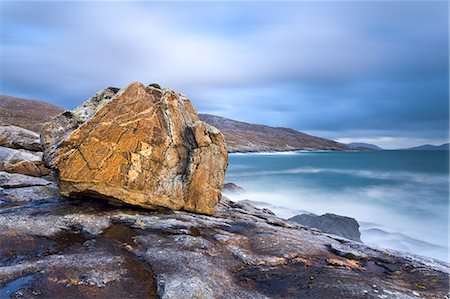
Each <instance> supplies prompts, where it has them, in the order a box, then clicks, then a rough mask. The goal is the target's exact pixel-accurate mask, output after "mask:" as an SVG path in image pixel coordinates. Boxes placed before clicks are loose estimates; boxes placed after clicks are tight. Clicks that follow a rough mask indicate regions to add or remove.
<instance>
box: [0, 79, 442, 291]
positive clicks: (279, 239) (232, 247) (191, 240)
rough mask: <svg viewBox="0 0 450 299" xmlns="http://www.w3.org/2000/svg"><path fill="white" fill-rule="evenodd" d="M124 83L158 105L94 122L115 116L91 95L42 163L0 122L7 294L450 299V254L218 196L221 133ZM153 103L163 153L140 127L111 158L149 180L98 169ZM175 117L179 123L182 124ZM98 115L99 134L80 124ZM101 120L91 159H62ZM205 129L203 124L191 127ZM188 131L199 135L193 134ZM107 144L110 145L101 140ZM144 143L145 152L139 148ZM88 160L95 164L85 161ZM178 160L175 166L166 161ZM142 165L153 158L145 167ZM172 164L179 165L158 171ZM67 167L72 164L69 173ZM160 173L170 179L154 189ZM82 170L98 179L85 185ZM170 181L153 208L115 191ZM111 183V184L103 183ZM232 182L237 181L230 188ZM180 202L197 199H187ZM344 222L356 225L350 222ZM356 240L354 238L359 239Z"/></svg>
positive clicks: (0, 285) (177, 100)
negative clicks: (89, 111) (119, 131)
mask: <svg viewBox="0 0 450 299" xmlns="http://www.w3.org/2000/svg"><path fill="white" fill-rule="evenodd" d="M130 86H132V89H131V90H129V91H130V93H134V94H137V96H136V97H134V98H132V97H127V98H125V99H122V100H124V101H130V103H134V104H136V101H134V102H133V99H139V101H141V100H142V101H143V102H144V103H145V104H146V105H148V104H149V102H145V101H147V100H152V101H153V102H150V103H153V104H154V105H155V107H156V108H157V109H154V110H152V109H153V108H151V107H146V108H145V109H144V110H143V111H141V112H139V111H138V110H139V109H137V110H136V111H132V113H131V114H129V115H131V116H130V119H129V120H123V119H121V117H122V116H123V115H124V113H117V114H115V115H113V117H111V118H104V119H102V122H96V121H98V119H99V117H103V116H104V115H107V112H108V111H107V110H108V109H106V108H104V107H108V106H107V105H108V103H111V102H108V101H107V102H103V103H102V100H100V101H98V102H96V105H97V106H96V105H93V106H92V105H91V106H89V105H88V106H86V105H85V106H83V107H88V108H89V107H90V108H92V107H94V108H95V109H96V112H95V113H94V114H93V115H94V117H92V118H89V119H88V120H87V122H86V123H87V125H86V123H83V124H81V122H79V121H78V120H77V118H76V117H79V115H78V116H77V115H75V117H70V118H69V120H74V119H75V122H74V124H76V125H77V126H78V125H80V124H81V125H80V127H76V129H75V131H73V132H69V133H67V132H68V131H67V130H66V128H65V127H64V124H65V123H67V122H68V121H67V122H65V121H63V122H53V124H55V123H56V124H57V125H55V126H54V127H51V130H50V131H51V132H52V133H51V134H49V135H47V136H55V135H58V134H61V136H62V137H63V138H62V139H61V140H62V141H58V142H57V143H55V146H48V145H46V147H44V148H46V149H47V150H48V149H49V148H51V149H52V151H51V152H47V153H46V154H47V155H48V156H51V155H52V154H55V155H54V156H52V158H51V159H47V163H46V164H45V165H44V164H43V162H42V156H43V153H42V152H41V148H40V147H39V144H36V138H37V137H36V134H34V133H33V132H27V131H26V130H25V129H21V128H17V127H10V126H8V127H2V128H1V129H2V130H0V132H3V135H0V142H1V146H0V160H1V161H0V162H1V164H0V227H2V229H1V230H0V298H2V299H3V298H180V299H181V298H444V297H445V296H447V295H448V289H449V281H448V275H449V273H450V267H449V265H448V264H446V263H443V262H440V261H437V260H433V259H427V258H423V257H418V256H415V255H412V254H411V255H409V254H408V255H405V254H404V253H400V252H394V251H385V250H380V249H376V248H372V247H370V246H367V245H364V244H362V243H360V242H357V241H353V240H350V239H347V238H344V237H340V236H337V235H334V234H330V233H325V232H323V231H321V230H318V229H315V228H311V227H307V226H304V225H301V224H299V223H296V222H294V221H288V220H283V219H281V218H279V217H277V216H275V214H274V213H273V212H272V211H270V210H269V209H258V208H256V207H254V206H253V205H251V204H249V203H247V202H233V201H231V200H230V199H228V198H227V197H225V196H222V195H221V193H220V192H221V191H220V189H219V187H220V188H221V187H222V185H223V179H224V178H223V172H224V171H225V168H226V164H225V161H226V160H223V159H222V160H220V159H217V154H218V153H222V154H223V157H225V156H226V151H225V145H224V144H223V143H222V142H220V141H221V140H220V138H219V139H214V138H215V137H214V136H216V137H217V136H220V132H217V130H215V129H214V128H208V127H207V126H204V125H202V123H201V122H197V120H196V119H195V116H196V114H195V110H193V108H192V110H191V111H189V115H185V114H183V113H185V112H183V111H182V112H178V114H177V113H172V114H171V113H166V112H167V111H172V112H173V111H176V109H175V108H174V107H177V105H188V100H187V99H184V98H183V97H181V96H180V95H175V94H174V95H172V94H171V92H170V91H168V92H167V94H169V93H170V94H171V96H170V97H168V98H164V97H163V96H161V97H147V95H148V94H147V93H148V92H152V93H154V92H155V93H156V92H158V93H159V91H155V90H154V88H153V87H143V86H140V85H139V86H137V85H130ZM135 91H136V92H135ZM116 92H117V91H116ZM118 94H119V96H117V97H115V98H114V99H113V100H115V101H116V102H115V103H114V102H112V104H111V105H113V107H114V109H116V108H117V109H118V110H115V111H116V112H120V111H121V110H120V109H122V108H123V107H124V106H123V105H122V106H121V105H120V102H119V100H120V99H121V98H120V95H121V93H120V92H119V93H118ZM143 95H144V97H143V98H142V96H143ZM107 100H109V99H107ZM113 100H111V101H113ZM87 103H88V104H89V102H87ZM116 104H119V105H116ZM114 105H116V106H114ZM169 106H171V107H172V108H171V109H172V110H170V109H169V108H167V107H169ZM97 108H98V109H97ZM158 109H162V110H163V113H164V115H165V117H162V118H158V117H156V118H155V119H156V121H155V123H159V124H160V126H161V127H158V126H154V127H151V126H150V127H151V129H152V130H153V131H152V132H156V133H158V132H159V133H160V130H159V129H158V128H163V129H167V130H168V132H169V133H170V134H169V135H170V137H171V139H170V140H169V141H168V140H167V139H164V138H166V137H167V136H166V134H163V136H160V137H161V138H154V139H152V140H151V142H153V144H152V146H153V148H158V146H159V145H161V144H163V145H164V147H163V148H164V150H163V151H162V152H163V153H164V155H162V157H163V158H161V159H160V160H158V159H156V158H157V157H156V156H155V157H153V158H152V159H149V160H150V161H146V160H145V159H146V158H148V157H150V156H151V155H150V154H148V153H149V152H148V151H147V150H148V149H149V148H148V147H143V146H142V142H143V140H136V138H135V136H133V138H129V139H125V141H130V143H126V145H129V144H131V145H132V146H131V147H130V148H131V149H130V150H129V151H128V150H127V151H124V152H123V153H122V152H121V153H122V154H121V155H117V159H119V161H122V162H123V161H124V162H123V163H122V162H121V163H117V164H116V166H117V167H116V168H115V169H116V170H117V169H118V170H119V171H120V172H119V173H121V174H130V172H129V171H128V172H127V171H124V169H125V170H128V168H129V167H130V165H131V166H133V167H134V168H133V167H132V168H131V170H133V171H136V172H137V174H134V173H133V172H131V173H132V174H133V175H132V178H138V177H139V176H141V177H142V178H143V179H144V181H145V179H147V178H149V177H151V178H152V180H151V184H150V183H145V184H140V185H137V186H138V187H139V188H140V187H145V188H144V189H139V188H136V185H127V184H128V183H129V182H130V180H129V176H128V175H119V176H117V177H112V178H111V179H110V178H109V177H108V176H106V175H105V174H104V173H102V169H103V168H102V167H98V165H103V164H101V163H102V162H101V159H102V158H104V154H102V149H104V148H107V149H111V148H113V149H116V148H120V147H119V146H118V145H120V142H119V141H120V139H121V138H118V139H117V141H116V142H115V143H114V144H113V145H111V144H110V143H108V142H110V139H109V137H110V136H111V134H110V133H111V132H108V131H107V129H108V128H111V127H112V126H110V125H111V124H114V125H117V124H120V125H118V127H120V128H122V127H125V128H128V127H127V126H128V125H129V124H134V123H135V122H139V121H144V124H145V121H148V119H145V120H142V119H141V116H142V115H143V114H146V113H148V114H149V115H150V116H154V115H158V111H160V110H158ZM183 109H184V108H183ZM126 110H127V111H129V110H130V109H129V108H127V109H126ZM81 111H86V110H83V109H82V110H81ZM102 111H103V112H102ZM78 112H79V111H78ZM135 112H137V113H135ZM180 114H181V116H182V117H183V119H182V121H180V122H177V120H179V117H180ZM125 115H128V114H125ZM135 117H137V118H135ZM118 119H119V120H120V122H119V121H118ZM93 124H95V126H94V125H93ZM105 124H106V126H105ZM173 124H177V125H176V126H173ZM90 125H91V126H92V130H86V131H83V130H85V129H86V128H90V127H89V126H90ZM102 126H103V127H104V128H103V131H101V132H103V133H104V134H103V135H102V134H96V135H95V136H94V137H95V138H96V139H95V138H94V139H93V140H94V141H95V142H94V143H93V146H92V147H90V148H89V149H91V150H90V151H85V152H84V153H86V155H85V156H83V155H82V156H83V157H82V158H83V159H84V162H83V163H81V164H78V165H77V164H76V163H69V164H67V165H64V164H62V166H61V164H58V163H60V161H69V160H70V157H71V155H72V157H75V158H77V159H78V158H79V155H78V152H82V150H80V149H82V148H83V146H85V145H86V144H90V143H89V142H91V141H92V140H91V139H92V138H91V137H90V135H89V133H90V132H95V131H96V130H98V129H99V128H102ZM197 127H198V128H202V129H201V130H200V131H198V132H196V131H195V128H197ZM138 129H139V128H136V130H138ZM47 130H49V129H48V128H47ZM177 130H178V131H177ZM191 130H193V132H194V134H193V135H192V134H188V133H190V132H192V131H191ZM126 131H127V132H128V130H126ZM5 132H6V133H5ZM11 132H20V134H10V133H11ZM55 132H56V133H55ZM74 132H75V133H74ZM80 132H81V133H80ZM83 132H84V133H83ZM133 132H136V131H133ZM180 132H181V133H180ZM186 132H188V133H186ZM82 133H83V134H82ZM159 133H158V134H159ZM52 134H53V135H52ZM84 134H86V135H87V136H85V135H84ZM44 135H45V134H44ZM149 135H150V134H149ZM80 136H81V137H80ZM121 136H122V135H121ZM158 136H159V135H158ZM164 136H165V137H164ZM113 137H114V136H113ZM147 137H148V136H147V135H145V138H147ZM207 137H208V138H210V139H209V141H208V138H207ZM90 138H91V139H90ZM183 138H186V139H183ZM44 139H45V138H44ZM112 139H114V138H112ZM47 140H48V139H47ZM114 140H116V139H114ZM155 140H156V141H155ZM174 140H176V141H177V142H179V143H176V142H174ZM44 141H45V140H44ZM214 142H216V143H214ZM50 143H51V142H50ZM105 144H107V145H108V146H104V147H101V146H98V147H96V146H97V145H105ZM136 144H137V145H138V146H135V145H136ZM174 144H175V146H173V145H174ZM211 144H219V145H222V146H221V149H222V150H221V151H219V152H218V151H214V150H211V151H209V148H208V147H209V146H210V145H211ZM171 146H173V149H171V148H170V147H171ZM30 149H33V151H30ZM55 149H62V150H61V151H60V152H57V151H56V150H55ZM77 151H78V152H77ZM104 152H106V151H103V153H104ZM5 153H6V154H5ZM61 153H62V154H61ZM114 153H117V152H114ZM114 153H113V154H114ZM136 153H139V154H142V155H138V157H136V155H135V156H133V154H136ZM167 153H168V154H167ZM196 153H200V155H198V156H196ZM58 155H60V156H61V157H58ZM73 155H74V156H73ZM88 155H90V156H88ZM176 155H178V156H176ZM35 157H37V158H35ZM55 157H57V158H55ZM88 157H90V158H92V161H96V163H97V164H90V162H89V161H90V160H89V159H90V158H88ZM130 157H134V158H130ZM158 157H159V156H158ZM174 157H177V158H176V159H177V160H176V163H173V161H171V159H172V158H174ZM187 157H189V158H187ZM128 158H130V159H128ZM144 158H145V159H144ZM52 159H56V160H52ZM99 159H100V160H99ZM120 159H122V160H120ZM127 159H128V160H127ZM196 159H197V160H196ZM214 159H216V160H215V161H213V160H214ZM49 161H50V162H49ZM52 161H57V162H55V163H53V162H52ZM74 161H75V162H76V161H79V160H76V159H75V160H74ZM98 161H100V162H98ZM136 161H139V163H141V162H142V163H141V164H137V162H136ZM186 161H187V162H189V163H186ZM217 161H219V162H217ZM147 162H148V163H150V164H151V163H156V164H155V165H157V166H155V165H153V164H151V166H148V165H150V164H148V165H147V164H145V163H147ZM164 163H168V164H169V165H172V166H171V167H172V168H170V167H161V168H158V167H160V165H163V164H164ZM217 163H218V164H217ZM136 165H139V166H142V165H147V166H148V167H147V166H146V167H141V168H136V167H135V166H136ZM176 165H182V166H183V167H176ZM46 166H47V167H49V168H47V167H46ZM74 166H76V167H75V168H73V167H74ZM88 166H89V167H88ZM194 166H195V167H194ZM77 167H78V168H77ZM189 167H192V168H189ZM67 169H70V173H66V174H64V173H62V172H63V171H65V170H67ZM77 169H78V170H79V171H81V170H83V171H84V172H83V175H80V173H81V172H80V173H76V172H75V170H77ZM167 169H169V170H170V171H169V172H167ZM138 170H139V171H138ZM172 170H173V171H172ZM187 170H189V171H188V172H186V171H187ZM112 171H113V170H111V172H112ZM146 171H149V172H150V173H146ZM167 173H169V175H168V174H167ZM196 173H197V174H199V175H200V179H198V180H195V179H192V178H193V177H195V176H196ZM99 174H100V175H99ZM106 174H109V172H108V173H106ZM70 175H75V176H76V177H72V176H70ZM208 175H210V176H208ZM89 176H90V177H89ZM205 178H206V179H205ZM164 179H166V180H167V181H166V182H165V183H164V184H159V185H158V183H159V182H161V181H164ZM62 180H67V182H69V183H70V184H72V185H71V188H72V187H73V189H75V190H76V191H77V192H73V189H70V190H72V191H71V192H65V189H64V188H65V187H64V186H62V185H61V181H62ZM86 180H90V181H89V184H88V187H86V186H87V185H86V184H85V181H86ZM177 180H179V182H177ZM169 181H173V182H176V183H174V184H173V186H172V187H173V189H170V190H168V191H173V190H175V189H176V188H178V187H180V189H179V191H180V192H179V194H180V196H173V197H170V198H168V199H167V202H163V201H159V202H156V203H155V202H149V201H151V200H153V199H154V198H152V196H150V195H151V194H150V193H146V194H145V196H142V198H144V199H145V200H146V202H144V203H148V204H142V202H138V204H136V203H135V202H128V201H127V198H126V197H123V196H118V195H116V194H119V195H121V194H123V192H122V193H118V192H119V191H121V188H124V189H126V190H130V189H132V188H135V189H133V190H134V191H135V192H153V191H155V190H159V189H158V188H160V187H161V186H164V188H167V186H169V185H170V184H169ZM111 182H113V183H114V184H110V185H108V183H111ZM96 184H98V185H101V184H104V186H107V187H108V188H109V189H108V188H103V189H102V188H98V189H95V190H96V192H95V193H90V192H91V191H92V190H93V188H95V187H96ZM152 184H155V185H154V186H153V185H152ZM130 186H131V187H130ZM112 187H114V188H115V189H112ZM82 188H84V189H82ZM127 188H128V189H127ZM152 188H153V189H152ZM105 190H106V191H108V192H109V191H111V190H113V191H114V192H116V193H112V192H111V193H108V192H106V191H105ZM176 190H178V189H176ZM217 190H218V192H219V193H217V192H216V191H217ZM224 191H228V192H236V193H239V192H242V191H243V190H242V188H239V186H237V185H234V184H225V189H224ZM62 194H65V195H66V196H63V195H62ZM111 194H113V196H112V195H111ZM156 194H157V195H158V194H164V192H162V193H156ZM199 194H200V195H199ZM74 195H76V196H74ZM157 195H155V197H157ZM191 196H192V198H191ZM217 201H218V202H217ZM180 202H181V204H180ZM186 202H188V203H189V202H194V203H195V204H193V205H192V206H187V205H184V204H186ZM149 207H150V208H151V209H149ZM205 207H206V208H205ZM330 217H331V218H333V219H335V218H336V217H335V215H334V216H330V215H328V216H326V217H325V219H324V221H328V219H329V218H330ZM321 219H322V218H321ZM339 220H340V221H342V220H344V221H345V222H346V223H350V225H351V226H352V227H354V226H355V225H354V223H352V222H351V221H349V219H342V218H339ZM319 224H320V223H319ZM319 224H318V225H319ZM321 228H322V227H321ZM322 230H325V229H324V228H322ZM329 232H332V233H340V232H339V231H336V230H330V231H329ZM342 233H348V231H345V232H342ZM348 237H351V238H353V239H355V240H357V239H358V237H359V235H356V236H355V235H353V234H349V235H348Z"/></svg>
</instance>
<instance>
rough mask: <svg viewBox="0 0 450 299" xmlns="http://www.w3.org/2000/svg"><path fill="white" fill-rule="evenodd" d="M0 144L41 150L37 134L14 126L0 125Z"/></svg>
mask: <svg viewBox="0 0 450 299" xmlns="http://www.w3.org/2000/svg"><path fill="white" fill-rule="evenodd" d="M0 146H3V147H9V148H13V149H25V150H29V151H35V152H39V151H42V146H41V142H40V139H39V134H37V133H35V132H33V131H30V130H27V129H24V128H21V127H16V126H0Z"/></svg>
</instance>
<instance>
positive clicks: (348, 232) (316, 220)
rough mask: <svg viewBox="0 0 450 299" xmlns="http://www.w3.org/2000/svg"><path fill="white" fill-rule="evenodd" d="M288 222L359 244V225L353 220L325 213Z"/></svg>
mask: <svg viewBox="0 0 450 299" xmlns="http://www.w3.org/2000/svg"><path fill="white" fill-rule="evenodd" d="M289 220H291V221H294V222H297V223H300V224H302V225H306V226H309V227H314V228H317V229H320V230H321V231H323V232H326V233H330V234H334V235H338V236H341V237H344V238H347V239H350V240H354V241H357V242H361V233H360V232H359V224H358V222H357V221H356V220H355V219H354V218H350V217H345V216H340V215H335V214H329V213H327V214H324V215H321V216H317V215H314V214H302V215H296V216H294V217H292V218H289Z"/></svg>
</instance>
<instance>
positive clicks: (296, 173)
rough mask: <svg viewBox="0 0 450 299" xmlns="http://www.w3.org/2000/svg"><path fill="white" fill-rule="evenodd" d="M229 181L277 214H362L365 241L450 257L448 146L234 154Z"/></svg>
mask: <svg viewBox="0 0 450 299" xmlns="http://www.w3.org/2000/svg"><path fill="white" fill-rule="evenodd" d="M229 159H230V162H229V168H228V172H227V177H226V181H227V182H234V183H236V184H238V185H240V186H242V187H243V188H244V189H245V190H246V193H244V194H242V195H235V196H234V198H233V196H231V197H232V199H235V200H242V199H250V200H253V201H258V202H259V203H256V205H260V206H269V208H271V209H272V210H273V211H274V212H275V213H276V214H277V215H279V216H280V217H283V218H289V217H292V216H294V215H296V214H299V213H304V212H312V213H316V214H323V213H327V212H331V213H335V214H340V215H345V216H350V217H354V218H355V219H357V220H358V222H359V223H360V225H361V227H360V230H361V232H362V240H363V242H365V243H368V244H371V245H375V246H379V247H385V248H391V249H397V250H402V251H408V252H413V253H416V254H420V255H425V256H429V257H434V258H438V259H440V260H445V261H448V250H447V248H448V218H449V203H448V201H449V198H448V194H449V158H448V152H443V151H442V152H441V151H439V152H432V151H371V152H295V153H278V154H259V153H258V154H231V155H230V158H229Z"/></svg>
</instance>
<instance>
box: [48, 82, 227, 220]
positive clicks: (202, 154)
mask: <svg viewBox="0 0 450 299" xmlns="http://www.w3.org/2000/svg"><path fill="white" fill-rule="evenodd" d="M42 142H43V145H44V159H45V161H46V163H47V165H48V166H49V167H51V168H53V169H55V170H56V174H57V179H58V181H59V188H60V191H61V193H62V194H63V195H68V196H84V195H88V196H95V197H102V198H106V199H109V200H116V201H120V202H124V203H128V204H132V205H138V206H141V207H145V208H150V209H158V208H169V209H173V210H186V211H192V212H198V213H204V214H212V213H213V212H214V207H215V205H216V204H217V202H218V201H219V199H220V197H221V188H222V186H223V181H224V177H225V170H226V167H227V163H228V157H227V151H226V146H225V142H224V139H223V136H222V134H221V133H220V132H219V131H218V130H217V129H215V128H214V127H212V126H210V125H208V124H206V123H203V122H201V121H199V119H198V116H197V112H196V111H195V109H194V107H193V106H192V104H191V103H190V101H189V100H188V99H187V98H186V97H184V96H183V95H181V94H179V93H176V92H174V91H172V90H169V89H162V90H161V89H159V88H154V87H152V86H148V87H145V86H144V85H142V84H141V83H137V82H135V83H132V84H130V85H129V86H128V87H126V88H124V89H122V90H120V91H118V90H117V89H114V88H107V89H105V90H103V91H101V92H99V93H97V94H96V95H95V96H94V97H93V98H91V99H89V100H88V101H86V102H85V103H84V104H83V105H81V106H80V107H78V108H77V109H75V110H74V111H67V112H64V113H63V114H61V115H59V116H58V117H56V118H55V119H54V120H53V121H52V122H50V123H47V124H45V125H44V127H43V130H42Z"/></svg>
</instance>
